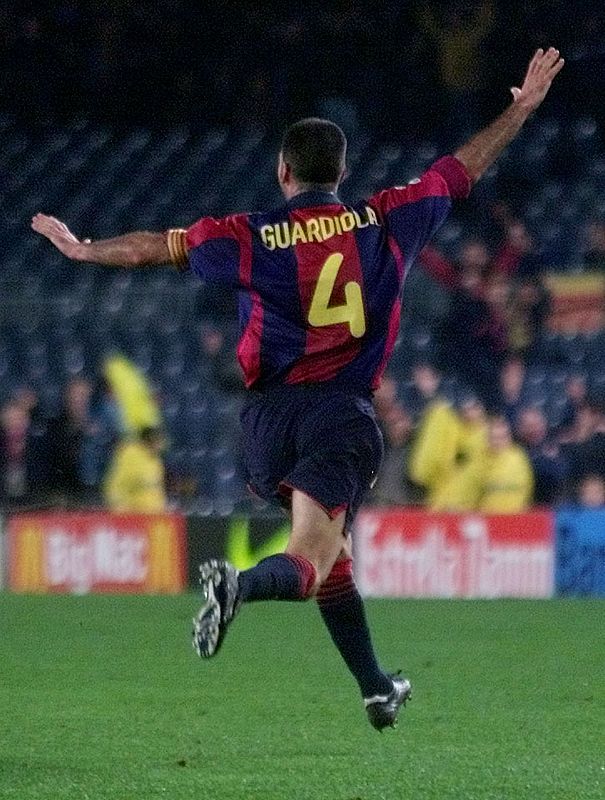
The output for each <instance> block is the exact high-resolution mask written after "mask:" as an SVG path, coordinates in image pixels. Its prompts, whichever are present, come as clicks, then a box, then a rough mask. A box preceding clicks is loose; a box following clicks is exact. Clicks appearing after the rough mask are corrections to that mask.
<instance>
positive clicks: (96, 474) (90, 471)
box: [82, 377, 125, 492]
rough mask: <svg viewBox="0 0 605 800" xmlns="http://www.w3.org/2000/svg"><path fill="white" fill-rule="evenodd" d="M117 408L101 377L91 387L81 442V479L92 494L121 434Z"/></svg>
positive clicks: (120, 417)
mask: <svg viewBox="0 0 605 800" xmlns="http://www.w3.org/2000/svg"><path fill="white" fill-rule="evenodd" d="M124 432H125V431H124V422H123V420H122V414H121V411H120V407H119V405H118V403H117V401H116V399H115V397H114V394H113V391H112V389H111V385H110V383H109V381H108V380H107V379H106V378H104V377H101V378H99V380H98V381H97V383H96V386H95V387H94V389H93V391H92V394H91V398H90V407H89V414H88V424H87V426H86V433H85V436H84V439H83V442H82V477H83V481H84V483H85V484H86V486H87V487H88V488H89V489H90V490H92V491H94V492H96V491H97V489H99V487H100V486H101V483H102V480H103V476H104V475H105V474H106V472H107V468H108V465H109V462H110V460H111V457H112V455H113V451H114V449H115V447H116V445H117V443H118V441H119V439H120V437H121V436H122V435H123V434H124Z"/></svg>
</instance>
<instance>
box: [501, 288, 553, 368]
mask: <svg viewBox="0 0 605 800" xmlns="http://www.w3.org/2000/svg"><path fill="white" fill-rule="evenodd" d="M549 313H550V295H549V293H548V291H547V290H546V288H545V287H544V284H543V283H542V282H541V281H540V280H539V279H537V278H533V277H531V276H529V275H526V276H524V277H520V278H519V280H517V281H515V282H514V283H513V285H512V288H511V292H510V296H509V299H508V303H507V307H506V309H505V314H506V324H507V329H508V334H507V340H508V348H509V351H510V352H511V353H515V354H517V355H519V356H520V357H521V358H523V359H524V360H525V361H526V362H534V361H536V360H537V357H538V354H539V350H538V348H539V344H540V336H541V334H542V332H543V330H544V327H545V323H546V319H547V317H548V314H549Z"/></svg>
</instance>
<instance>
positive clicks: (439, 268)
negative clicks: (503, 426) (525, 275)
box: [420, 240, 507, 411]
mask: <svg viewBox="0 0 605 800" xmlns="http://www.w3.org/2000/svg"><path fill="white" fill-rule="evenodd" d="M420 262H421V264H422V265H423V267H424V268H425V269H426V270H427V272H428V273H429V275H430V276H431V277H432V278H433V279H434V280H436V281H437V282H438V283H440V284H441V285H442V286H444V287H445V288H448V289H449V290H450V292H451V304H450V311H449V314H448V316H447V318H446V320H445V322H444V326H443V330H442V332H441V337H440V339H441V353H440V362H441V366H442V368H443V369H444V371H446V370H447V371H450V372H451V371H452V369H454V370H455V371H456V373H457V374H458V375H459V376H460V377H461V378H462V380H464V382H466V383H467V384H468V385H469V386H470V387H471V388H472V389H473V391H474V392H475V393H476V394H477V395H478V396H479V398H480V399H481V401H482V402H483V404H484V405H485V407H486V408H487V409H488V411H494V410H497V408H498V405H499V403H498V399H497V385H498V376H499V373H500V368H501V365H502V363H503V361H504V358H505V355H506V352H507V331H506V317H505V314H504V308H505V304H506V292H507V288H506V281H505V280H502V278H500V277H498V276H495V277H494V278H493V279H489V280H486V278H487V273H486V270H487V265H488V263H489V253H488V251H487V248H486V247H485V245H484V244H482V243H481V242H479V241H474V240H473V241H470V242H466V243H465V244H464V245H463V247H462V249H461V252H460V258H459V261H458V263H457V264H454V263H452V262H450V261H449V260H448V259H446V258H445V257H444V256H443V255H441V253H439V252H438V251H437V250H436V249H435V248H433V247H431V246H429V247H425V248H424V250H423V251H422V253H421V254H420Z"/></svg>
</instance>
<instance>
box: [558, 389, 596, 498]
mask: <svg viewBox="0 0 605 800" xmlns="http://www.w3.org/2000/svg"><path fill="white" fill-rule="evenodd" d="M561 442H562V450H563V453H564V455H565V456H566V458H567V459H568V461H569V478H570V482H571V485H572V488H575V487H577V486H578V485H579V484H580V483H581V481H582V480H583V479H584V478H586V477H587V476H588V475H598V476H600V477H601V478H605V401H604V399H603V398H602V397H600V396H589V398H588V400H587V402H586V406H585V408H583V409H582V410H581V411H580V412H579V413H578V415H577V419H576V423H575V425H574V426H573V427H572V428H571V429H570V430H569V433H568V434H567V435H566V436H565V437H561Z"/></svg>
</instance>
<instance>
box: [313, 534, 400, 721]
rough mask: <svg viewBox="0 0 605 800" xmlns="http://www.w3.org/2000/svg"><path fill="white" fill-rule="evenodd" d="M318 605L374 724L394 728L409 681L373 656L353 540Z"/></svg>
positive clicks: (346, 548) (329, 576)
mask: <svg viewBox="0 0 605 800" xmlns="http://www.w3.org/2000/svg"><path fill="white" fill-rule="evenodd" d="M316 599H317V604H318V606H319V610H320V612H321V616H322V619H323V621H324V623H325V625H326V628H327V629H328V631H329V633H330V636H331V637H332V641H333V642H334V644H335V645H336V648H337V649H338V652H339V653H340V655H341V656H342V658H343V660H344V662H345V664H346V665H347V667H348V668H349V671H350V672H351V674H352V675H353V677H354V678H355V680H356V681H357V685H358V686H359V689H360V691H361V695H362V697H363V699H364V705H365V707H366V711H367V713H368V718H369V720H370V722H371V724H372V725H373V726H374V727H375V728H377V729H378V730H382V728H385V727H387V726H394V725H395V723H396V721H397V715H398V712H399V708H400V707H401V705H403V704H405V702H406V701H407V700H408V699H409V697H410V695H411V687H410V683H409V681H407V680H406V679H405V678H400V677H398V676H393V675H388V674H386V673H385V672H384V671H383V670H382V669H381V668H380V665H379V663H378V661H377V659H376V655H375V653H374V647H373V645H372V639H371V635H370V630H369V627H368V623H367V619H366V615H365V609H364V604H363V600H362V598H361V595H360V594H359V591H358V589H357V586H356V585H355V580H354V578H353V560H352V557H351V545H350V537H349V538H348V539H347V544H346V545H345V546H344V547H343V548H342V550H341V553H340V555H339V557H338V559H337V560H336V563H335V564H334V567H333V568H332V571H331V572H330V574H329V575H328V577H327V579H326V580H325V581H324V583H323V584H322V586H321V587H320V589H319V591H318V592H317V597H316Z"/></svg>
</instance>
